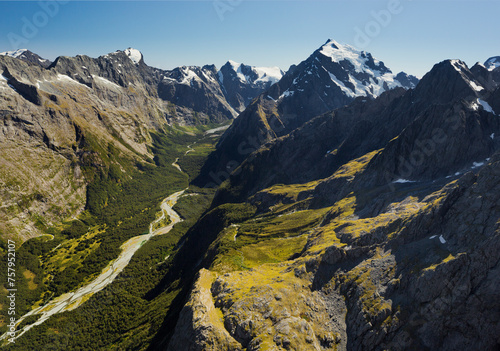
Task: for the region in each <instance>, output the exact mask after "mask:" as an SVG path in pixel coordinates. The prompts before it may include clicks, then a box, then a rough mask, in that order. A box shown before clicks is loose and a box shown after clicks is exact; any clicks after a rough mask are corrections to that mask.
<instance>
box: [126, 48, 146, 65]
mask: <svg viewBox="0 0 500 351" xmlns="http://www.w3.org/2000/svg"><path fill="white" fill-rule="evenodd" d="M124 53H125V54H126V55H127V56H128V58H129V59H130V60H132V62H133V63H135V64H136V65H137V64H138V63H139V62H140V61H141V59H142V53H141V52H140V51H139V50H136V49H133V48H128V49H127V50H125V51H124Z"/></svg>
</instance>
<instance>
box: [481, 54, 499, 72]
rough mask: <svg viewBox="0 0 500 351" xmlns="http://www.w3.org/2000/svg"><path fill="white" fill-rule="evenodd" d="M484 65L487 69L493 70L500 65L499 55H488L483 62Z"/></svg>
mask: <svg viewBox="0 0 500 351" xmlns="http://www.w3.org/2000/svg"><path fill="white" fill-rule="evenodd" d="M484 66H485V67H486V69H488V71H493V70H494V69H496V68H498V67H500V56H495V57H490V58H489V59H487V60H486V62H485V63H484Z"/></svg>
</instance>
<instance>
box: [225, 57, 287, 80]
mask: <svg viewBox="0 0 500 351" xmlns="http://www.w3.org/2000/svg"><path fill="white" fill-rule="evenodd" d="M228 63H229V64H230V65H231V68H232V69H233V71H234V72H236V75H237V77H238V78H239V79H240V80H241V81H242V82H244V83H254V84H258V83H271V84H274V83H276V82H278V81H279V80H280V79H281V78H282V77H283V75H284V74H285V73H284V72H283V71H282V70H281V69H280V68H279V67H255V66H247V65H245V64H243V63H238V62H235V61H233V60H229V61H228ZM249 71H252V72H253V73H254V74H255V75H256V76H257V78H255V77H250V76H249V75H248V74H249V73H250V72H249ZM219 77H222V74H221V73H219Z"/></svg>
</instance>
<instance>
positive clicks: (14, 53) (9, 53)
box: [0, 49, 28, 58]
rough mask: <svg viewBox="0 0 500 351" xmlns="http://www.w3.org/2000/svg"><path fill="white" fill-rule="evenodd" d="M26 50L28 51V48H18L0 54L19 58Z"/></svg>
mask: <svg viewBox="0 0 500 351" xmlns="http://www.w3.org/2000/svg"><path fill="white" fill-rule="evenodd" d="M26 51H28V49H19V50H14V51H6V52H0V55H3V56H10V57H14V58H19V57H20V56H21V55H22V54H24V53H25V52H26Z"/></svg>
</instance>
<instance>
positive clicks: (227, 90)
mask: <svg viewBox="0 0 500 351" xmlns="http://www.w3.org/2000/svg"><path fill="white" fill-rule="evenodd" d="M284 74H285V73H284V72H283V71H282V70H281V69H280V68H278V67H252V66H248V65H245V64H243V63H236V62H234V61H228V62H227V63H226V64H225V65H224V66H222V67H221V69H220V70H219V72H218V77H219V82H220V83H221V86H222V87H223V91H224V95H225V96H226V99H227V101H228V102H229V103H230V104H231V106H233V108H234V109H235V110H236V111H238V112H242V111H243V110H244V109H245V108H246V107H247V106H248V105H249V104H250V103H251V102H252V100H253V99H254V98H255V97H256V96H258V95H260V94H261V93H262V92H263V91H265V90H267V89H269V88H270V87H271V85H273V84H274V83H277V82H278V81H279V80H280V79H281V78H282V77H283V75H284Z"/></svg>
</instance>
